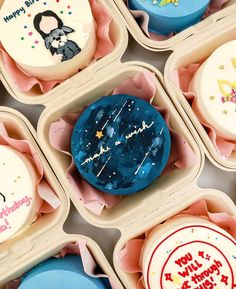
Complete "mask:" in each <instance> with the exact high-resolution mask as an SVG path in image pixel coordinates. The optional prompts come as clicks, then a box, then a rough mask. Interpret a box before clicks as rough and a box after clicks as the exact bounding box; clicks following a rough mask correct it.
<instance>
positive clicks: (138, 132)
mask: <svg viewBox="0 0 236 289" xmlns="http://www.w3.org/2000/svg"><path fill="white" fill-rule="evenodd" d="M153 124H154V121H153V122H152V123H151V124H150V125H148V124H146V122H145V121H143V122H142V127H140V128H139V129H137V130H134V131H133V132H131V133H129V134H128V135H126V136H125V138H126V139H130V138H132V137H133V136H134V135H137V134H140V133H142V132H143V131H145V130H146V129H148V128H150V127H152V126H153Z"/></svg>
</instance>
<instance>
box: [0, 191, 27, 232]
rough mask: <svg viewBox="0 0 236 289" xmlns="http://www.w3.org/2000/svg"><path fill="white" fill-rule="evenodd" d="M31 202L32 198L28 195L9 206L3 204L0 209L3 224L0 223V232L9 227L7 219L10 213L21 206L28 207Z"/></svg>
mask: <svg viewBox="0 0 236 289" xmlns="http://www.w3.org/2000/svg"><path fill="white" fill-rule="evenodd" d="M31 202H32V198H31V197H29V196H25V197H23V198H22V199H20V200H18V201H15V202H14V203H13V204H12V205H11V206H5V207H3V208H1V210H0V219H2V220H1V222H4V224H0V234H1V233H4V232H5V231H6V230H10V229H11V225H10V223H9V221H8V219H7V217H9V216H10V215H12V214H13V213H14V212H16V211H17V210H19V209H21V208H22V207H23V206H25V207H28V206H30V204H31Z"/></svg>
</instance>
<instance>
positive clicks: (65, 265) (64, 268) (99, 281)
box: [18, 255, 111, 289]
mask: <svg viewBox="0 0 236 289" xmlns="http://www.w3.org/2000/svg"><path fill="white" fill-rule="evenodd" d="M73 287H76V288H77V289H85V288H86V289H111V286H110V284H109V282H108V280H107V278H94V277H90V276H89V275H87V274H86V273H85V272H84V268H83V265H82V261H81V257H80V256H77V255H67V256H66V257H64V258H61V259H60V258H59V259H58V258H50V259H48V260H47V261H44V262H43V263H41V264H39V265H38V266H36V267H35V268H33V269H32V270H31V271H29V272H28V273H26V274H25V276H23V278H22V279H21V284H20V286H19V287H18V288H19V289H41V288H43V289H66V288H73Z"/></svg>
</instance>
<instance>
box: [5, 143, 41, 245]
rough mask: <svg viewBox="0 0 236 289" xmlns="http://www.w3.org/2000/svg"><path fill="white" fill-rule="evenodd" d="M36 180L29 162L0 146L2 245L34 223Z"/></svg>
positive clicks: (18, 154) (20, 155) (11, 150)
mask: <svg viewBox="0 0 236 289" xmlns="http://www.w3.org/2000/svg"><path fill="white" fill-rule="evenodd" d="M36 178H37V175H36V172H35V169H34V167H33V165H32V164H31V161H30V159H28V158H27V157H26V156H24V155H23V154H20V153H18V152H16V151H15V150H13V149H11V148H10V147H8V146H3V145H0V243H2V242H4V241H5V240H7V239H9V238H10V237H12V236H13V235H14V234H16V233H17V232H18V231H19V230H20V229H22V228H23V227H24V226H26V225H28V224H30V223H31V222H32V221H33V218H34V216H35V215H36V212H35V208H36V203H37V202H36V182H37V179H36Z"/></svg>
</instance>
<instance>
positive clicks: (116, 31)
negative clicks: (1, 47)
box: [0, 0, 128, 105]
mask: <svg viewBox="0 0 236 289" xmlns="http://www.w3.org/2000/svg"><path fill="white" fill-rule="evenodd" d="M88 1H89V0H88ZM96 1H98V3H99V4H101V5H102V6H103V8H104V9H105V10H106V11H107V12H108V13H109V15H110V16H111V18H112V22H111V24H110V38H111V40H112V42H113V43H114V48H113V50H112V51H111V53H109V54H108V55H106V56H105V57H103V58H101V59H99V60H98V61H96V62H94V63H91V64H89V66H88V67H86V68H85V69H83V70H81V71H80V72H79V73H77V74H75V75H74V76H72V77H70V78H68V79H66V80H65V81H63V82H62V83H61V84H59V85H57V86H55V87H54V88H53V89H51V90H50V91H49V92H47V93H44V94H40V92H39V91H38V89H37V88H33V89H31V90H30V91H29V92H25V93H23V92H21V91H20V90H19V88H18V87H17V86H16V84H15V83H14V81H13V80H12V79H11V77H10V75H9V73H8V72H7V70H6V68H5V66H4V64H3V59H0V79H1V81H2V83H3V85H4V86H5V87H6V89H7V90H8V92H9V94H10V95H11V96H12V97H14V98H15V99H16V100H18V101H20V102H23V103H27V104H41V105H44V104H45V103H47V102H50V101H52V99H53V98H54V97H56V96H57V95H58V94H60V93H62V92H63V91H67V88H68V87H70V86H71V85H72V84H76V85H78V86H79V87H82V86H83V84H84V83H86V82H87V81H89V80H90V79H92V78H93V76H94V74H95V73H96V71H98V70H100V69H101V68H103V67H105V66H106V65H109V64H110V63H112V62H114V61H116V60H117V59H119V58H120V57H121V56H122V55H123V53H124V52H125V50H126V47H127V44H128V33H127V30H126V27H125V26H124V25H123V23H121V22H120V19H119V16H118V15H117V13H115V12H114V11H113V9H112V8H111V7H110V5H109V4H108V2H107V0H96ZM31 2H32V3H33V4H30V3H31ZM56 2H57V3H56V5H55V12H54V11H51V10H47V9H49V8H51V9H52V7H53V6H52V5H51V4H50V3H49V4H50V7H49V4H47V1H42V0H40V1H26V2H24V1H22V3H23V8H22V7H18V9H17V10H16V12H15V13H16V15H15V14H13V13H12V14H10V12H9V13H8V14H10V15H8V14H6V13H5V14H6V16H5V18H6V21H5V20H4V21H3V23H4V25H7V26H8V25H11V23H13V24H14V21H20V24H18V25H21V33H20V35H19V39H17V41H18V40H19V41H20V44H21V42H24V41H27V42H29V44H28V46H27V47H29V49H30V50H33V53H34V54H35V50H38V49H39V46H40V49H41V53H43V54H45V55H46V57H47V58H50V59H48V61H47V65H48V64H50V63H51V62H52V60H51V58H52V57H53V55H51V56H50V52H48V51H47V50H48V49H47V48H46V47H45V45H47V44H46V42H45V41H46V38H45V35H46V34H45V33H42V31H41V30H40V25H41V26H42V25H43V26H42V27H43V28H44V26H45V28H44V29H48V27H47V26H48V25H52V24H50V21H51V22H52V20H50V21H48V22H49V23H46V24H45V25H44V22H45V21H44V22H43V21H42V19H44V18H45V19H47V18H49V16H50V17H51V18H53V19H54V18H56V19H57V21H58V22H61V21H62V16H63V17H65V14H67V13H70V14H69V16H68V15H67V18H65V19H67V20H66V22H67V23H64V26H65V27H66V29H70V31H71V30H73V27H72V26H73V25H75V23H76V21H77V20H76V18H78V15H76V17H75V18H73V17H74V14H75V11H73V8H74V7H73V4H74V3H73V1H72V2H71V1H69V2H68V3H66V4H65V3H64V2H63V3H62V4H61V2H59V1H56ZM79 2H80V4H82V2H81V0H79ZM3 3H4V1H1V2H0V6H2V4H3ZM59 4H60V5H62V8H63V10H60V9H59V8H57V6H58V5H59ZM19 6H20V4H19ZM37 6H39V8H37V9H39V11H38V12H42V11H43V13H41V14H42V16H41V17H40V18H39V19H41V22H40V21H38V15H36V16H37V18H36V17H35V18H36V20H37V21H36V22H37V23H36V24H32V23H31V22H33V20H32V21H31V22H29V19H31V18H33V17H32V15H31V13H30V9H33V10H32V11H33V12H34V13H37V10H36V11H35V10H34V9H36V7H37ZM34 7H35V8H34ZM47 7H48V8H47ZM20 8H22V11H21V10H20ZM23 9H24V10H25V12H24V10H23ZM64 10H65V11H64ZM87 10H88V9H87V7H86V11H87ZM18 11H19V16H18V14H17V13H18ZM68 11H69V12H68ZM44 13H45V15H44ZM76 13H79V14H80V17H83V14H82V15H81V10H80V11H77V12H76ZM96 13H98V12H96ZM5 14H4V15H5ZM12 15H13V16H12ZM14 15H15V16H16V17H15V16H14ZM25 15H26V16H25ZM39 16H40V15H39ZM52 16H53V17H52ZM22 17H24V20H25V21H23V20H22V19H23V18H22ZM43 17H44V18H43ZM106 21H107V20H106ZM66 24H68V25H66ZM90 24H91V23H90ZM84 26H85V27H84V30H85V32H84V37H87V36H86V35H87V34H88V33H87V32H86V31H87V29H88V27H87V26H88V25H87V24H86V23H85V24H84ZM13 27H14V26H13ZM89 27H90V28H91V25H90V26H89ZM81 29H82V28H81ZM91 29H92V28H91ZM35 30H36V32H37V31H39V32H37V33H36V32H35ZM68 32H69V31H68ZM80 32H81V31H77V32H73V31H72V32H69V34H68V35H67V36H68V39H69V40H70V41H73V42H76V44H77V42H78V44H79V42H81V41H82V42H83V39H82V36H81V35H80V34H81V33H80ZM65 33H67V32H65ZM76 33H77V34H76ZM91 34H92V33H91ZM53 37H54V38H55V37H56V36H52V38H53ZM103 37H104V36H103ZM5 38H8V36H7V35H6V36H5ZM44 38H45V40H44ZM90 38H91V37H90ZM90 38H89V39H90ZM22 39H23V40H22ZM5 40H6V39H5ZM8 40H9V39H8ZM34 41H35V43H34ZM89 41H90V40H89ZM0 42H1V37H0ZM90 42H91V41H90ZM7 43H8V45H10V44H11V41H10V42H9V41H8V42H7ZM44 43H45V44H44ZM10 46H11V45H10ZM32 47H33V48H32ZM49 47H51V46H50V45H49ZM10 48H11V50H12V51H13V52H14V51H15V50H14V47H12V46H11V47H10ZM84 50H87V49H83V50H82V52H81V53H82V54H83V55H85V54H87V53H88V51H84ZM38 53H40V51H39V52H38ZM79 55H80V54H78V55H77V56H79ZM16 56H17V59H19V62H20V55H16ZM35 56H36V55H34V57H35ZM85 56H86V55H85ZM74 58H75V57H74ZM74 58H73V59H74ZM73 59H71V60H73ZM80 60H81V62H83V57H82V58H81V59H80ZM58 61H59V60H58ZM58 61H57V62H58ZM69 61H70V60H69ZM34 62H38V60H37V57H36V60H35V61H34ZM67 63H68V61H64V62H63V63H61V64H63V65H67ZM39 64H40V65H42V64H41V63H39ZM36 65H38V64H37V63H36ZM72 66H73V63H72ZM47 67H48V66H44V68H46V69H48V68H47ZM25 69H26V70H27V69H29V63H28V64H27V65H25ZM30 69H31V71H32V72H35V71H34V70H35V66H34V67H33V69H32V67H30ZM55 69H56V71H57V73H58V72H59V71H58V68H57V65H56V67H55ZM69 69H71V67H69ZM44 73H45V72H44ZM31 81H32V80H31Z"/></svg>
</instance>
